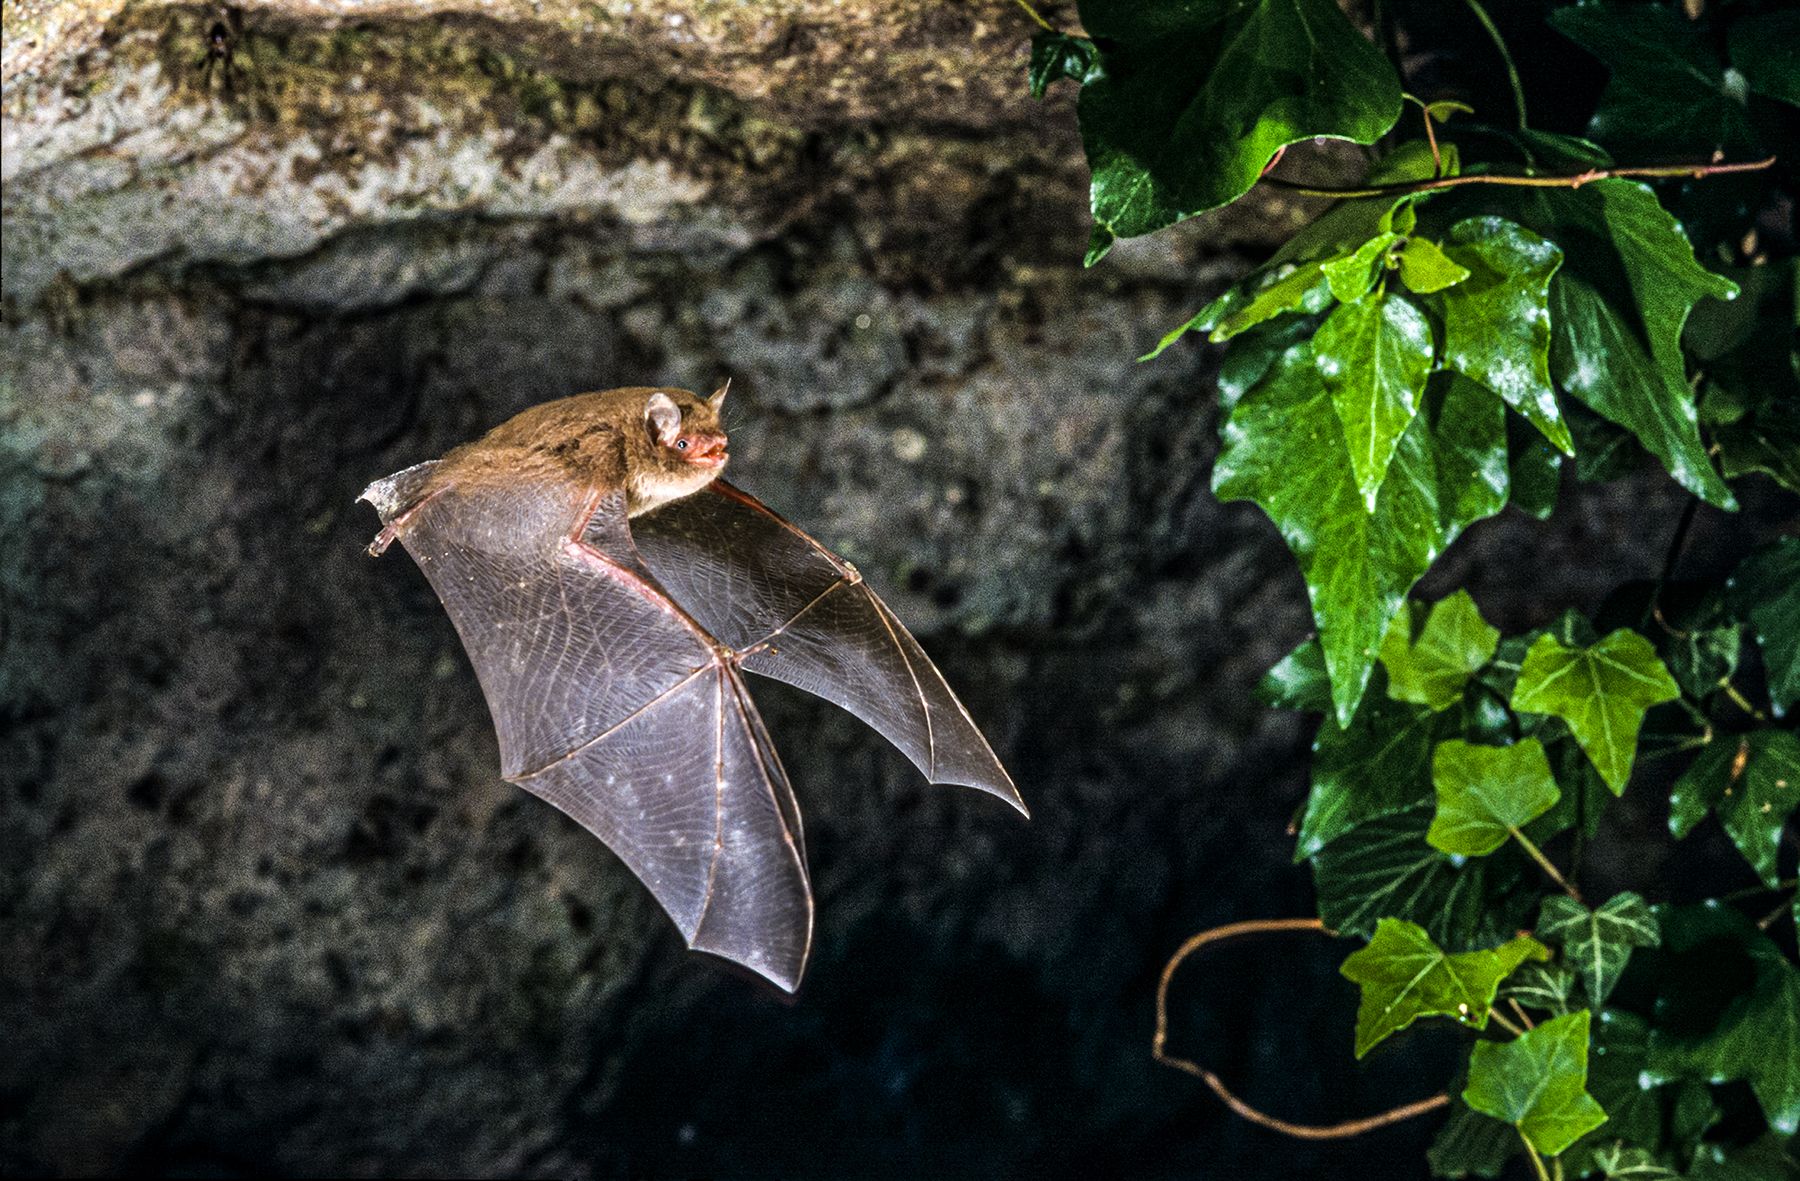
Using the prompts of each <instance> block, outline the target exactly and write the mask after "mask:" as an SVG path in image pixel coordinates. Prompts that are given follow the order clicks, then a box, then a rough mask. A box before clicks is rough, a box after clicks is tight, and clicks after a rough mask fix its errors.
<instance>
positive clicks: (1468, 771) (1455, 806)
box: [1425, 738, 1561, 857]
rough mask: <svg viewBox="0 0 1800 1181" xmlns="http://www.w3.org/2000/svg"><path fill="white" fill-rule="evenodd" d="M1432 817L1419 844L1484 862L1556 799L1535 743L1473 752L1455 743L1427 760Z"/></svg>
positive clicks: (1443, 745) (1539, 747) (1444, 745)
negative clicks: (1432, 796)
mask: <svg viewBox="0 0 1800 1181" xmlns="http://www.w3.org/2000/svg"><path fill="white" fill-rule="evenodd" d="M1431 780H1432V784H1433V786H1435V787H1436V789H1437V815H1436V816H1435V817H1434V818H1433V819H1432V821H1431V829H1430V831H1429V832H1427V833H1426V834H1425V839H1426V840H1427V841H1429V842H1430V843H1431V844H1432V845H1433V846H1435V847H1436V848H1439V849H1442V850H1443V851H1444V852H1446V853H1455V854H1459V855H1461V856H1464V857H1485V856H1487V855H1488V854H1489V853H1492V852H1493V851H1494V850H1495V849H1498V848H1499V847H1500V846H1501V845H1504V844H1505V843H1506V838H1507V837H1509V836H1511V835H1512V834H1513V833H1515V832H1517V831H1518V830H1519V829H1520V828H1522V827H1524V826H1525V825H1526V824H1528V823H1530V822H1531V821H1532V820H1534V819H1536V818H1537V817H1539V816H1542V815H1543V814H1544V813H1545V812H1548V811H1549V810H1550V809H1551V807H1552V806H1553V805H1555V803H1556V801H1557V797H1558V796H1559V795H1560V794H1561V793H1560V792H1558V791H1557V788H1556V777H1555V776H1553V775H1551V774H1550V760H1549V759H1548V758H1546V757H1545V756H1544V748H1543V746H1542V745H1541V744H1540V743H1539V742H1538V740H1537V739H1535V738H1527V739H1525V740H1524V741H1522V742H1515V743H1514V744H1513V745H1511V746H1475V745H1472V744H1470V743H1467V742H1464V741H1463V740H1462V739H1460V738H1452V739H1450V740H1449V741H1448V742H1441V743H1439V744H1438V748H1437V750H1435V751H1433V752H1432V755H1431Z"/></svg>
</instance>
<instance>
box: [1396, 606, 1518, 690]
mask: <svg viewBox="0 0 1800 1181" xmlns="http://www.w3.org/2000/svg"><path fill="white" fill-rule="evenodd" d="M1413 612H1414V608H1413V605H1412V604H1411V603H1407V604H1403V605H1402V606H1401V608H1400V614H1398V615H1396V616H1395V617H1394V622H1393V623H1392V624H1391V625H1390V626H1389V627H1388V633H1387V637H1386V638H1385V639H1383V640H1382V642H1381V663H1382V665H1383V666H1384V667H1385V668H1386V669H1387V676H1388V696H1389V697H1392V698H1393V699H1394V700H1396V701H1410V702H1413V703H1414V704H1416V705H1427V706H1430V707H1431V708H1432V709H1434V710H1440V709H1449V708H1450V707H1451V706H1453V705H1455V704H1456V703H1457V702H1459V701H1461V700H1462V694H1463V686H1464V685H1466V684H1468V681H1469V674H1471V673H1473V672H1474V671H1475V670H1476V669H1478V668H1480V667H1481V666H1482V665H1484V664H1486V663H1487V662H1488V661H1489V660H1491V659H1492V658H1493V655H1494V649H1495V648H1496V647H1497V646H1498V645H1499V643H1500V631H1499V629H1498V628H1494V627H1489V626H1488V624H1487V621H1485V620H1484V619H1482V618H1481V612H1480V611H1479V610H1478V609H1477V608H1476V606H1475V600H1474V599H1472V598H1470V597H1469V592H1468V591H1461V590H1459V591H1457V592H1455V593H1454V594H1451V595H1449V596H1446V597H1445V598H1443V599H1440V600H1439V601H1438V602H1437V604H1436V605H1435V606H1433V607H1432V608H1431V614H1430V615H1428V616H1427V617H1426V619H1425V627H1424V630H1423V631H1421V632H1420V633H1419V638H1418V639H1416V640H1413V639H1411V636H1412V624H1411V620H1412V616H1413Z"/></svg>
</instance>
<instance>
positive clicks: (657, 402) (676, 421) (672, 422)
mask: <svg viewBox="0 0 1800 1181" xmlns="http://www.w3.org/2000/svg"><path fill="white" fill-rule="evenodd" d="M644 422H645V423H647V424H648V425H649V427H650V435H651V437H652V438H654V439H655V440H656V441H657V442H658V443H661V444H663V445H664V446H667V445H668V444H670V443H673V442H674V441H675V436H676V435H679V434H680V433H681V407H679V406H677V405H676V404H675V399H673V398H671V397H669V395H667V394H665V393H663V392H662V391H661V390H657V391H656V392H655V393H654V394H651V395H650V400H649V401H648V402H646V403H644Z"/></svg>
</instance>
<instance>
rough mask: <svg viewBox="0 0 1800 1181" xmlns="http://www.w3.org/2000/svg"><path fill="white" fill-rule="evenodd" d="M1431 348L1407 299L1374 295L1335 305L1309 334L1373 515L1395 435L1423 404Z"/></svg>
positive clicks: (1420, 316)
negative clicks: (1314, 331) (1315, 330)
mask: <svg viewBox="0 0 1800 1181" xmlns="http://www.w3.org/2000/svg"><path fill="white" fill-rule="evenodd" d="M1340 298H1341V297H1340ZM1431 348H1432V346H1431V325H1430V324H1429V323H1427V322H1426V319H1425V314H1424V313H1423V312H1421V311H1419V309H1418V308H1417V307H1416V306H1415V305H1414V304H1413V303H1412V301H1411V300H1407V299H1403V298H1400V297H1398V296H1391V295H1385V294H1382V293H1379V292H1377V293H1373V294H1370V295H1369V296H1368V297H1366V298H1363V299H1358V300H1357V301H1356V302H1355V303H1346V304H1340V305H1339V306H1338V309H1337V310H1336V311H1334V312H1332V313H1331V315H1330V316H1328V317H1326V319H1325V322H1324V323H1323V324H1321V325H1320V326H1319V331H1318V332H1317V333H1316V334H1315V335H1314V336H1313V361H1314V363H1315V364H1317V365H1318V367H1319V376H1320V377H1322V378H1324V380H1325V388H1326V389H1327V390H1328V391H1330V393H1331V404H1332V406H1333V407H1334V408H1336V410H1337V415H1338V420H1339V422H1340V423H1341V424H1342V425H1343V430H1344V443H1345V446H1346V447H1347V448H1348V450H1349V454H1350V470H1351V472H1352V473H1353V474H1354V475H1355V477H1356V487H1357V489H1358V491H1360V492H1361V493H1362V498H1363V504H1364V506H1365V507H1366V508H1368V509H1369V510H1370V511H1371V512H1373V511H1374V508H1375V494H1376V493H1377V492H1378V491H1379V490H1380V488H1381V482H1382V481H1383V480H1385V479H1386V478H1387V473H1388V465H1389V464H1390V463H1391V462H1392V461H1393V458H1394V450H1395V448H1397V447H1398V446H1399V445H1400V436H1401V434H1403V433H1404V432H1405V430H1406V428H1407V426H1408V425H1409V424H1411V422H1412V420H1413V417H1414V416H1415V415H1417V414H1418V412H1419V404H1420V402H1421V401H1422V400H1423V399H1424V396H1425V375H1426V374H1427V373H1428V372H1429V371H1430V369H1431Z"/></svg>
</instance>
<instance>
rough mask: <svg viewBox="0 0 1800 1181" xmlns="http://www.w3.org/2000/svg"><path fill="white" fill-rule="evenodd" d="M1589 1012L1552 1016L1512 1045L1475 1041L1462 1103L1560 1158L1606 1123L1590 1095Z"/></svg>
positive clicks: (1529, 1030)
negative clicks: (1588, 1074) (1492, 1118)
mask: <svg viewBox="0 0 1800 1181" xmlns="http://www.w3.org/2000/svg"><path fill="white" fill-rule="evenodd" d="M1587 1060H1588V1011H1587V1010H1586V1009H1583V1010H1581V1011H1580V1012H1576V1013H1570V1014H1569V1015H1568V1016H1566V1017H1553V1018H1551V1019H1550V1020H1549V1021H1546V1022H1544V1023H1542V1024H1541V1025H1539V1026H1538V1027H1537V1028H1536V1029H1528V1030H1526V1031H1525V1032H1524V1033H1522V1034H1520V1035H1519V1036H1518V1037H1516V1038H1514V1039H1513V1040H1512V1041H1510V1042H1476V1043H1475V1047H1474V1049H1473V1050H1471V1051H1470V1053H1469V1085H1468V1086H1467V1087H1466V1088H1464V1090H1463V1093H1462V1097H1463V1102H1465V1103H1467V1104H1468V1105H1469V1106H1470V1107H1472V1108H1474V1109H1475V1110H1476V1111H1479V1112H1483V1113H1485V1114H1487V1115H1491V1116H1493V1117H1494V1118H1495V1119H1498V1120H1504V1121H1505V1122H1507V1123H1509V1124H1511V1125H1513V1126H1514V1127H1515V1128H1517V1129H1519V1134H1520V1135H1521V1136H1523V1137H1525V1139H1526V1140H1527V1141H1529V1142H1530V1143H1531V1146H1532V1147H1533V1148H1535V1149H1537V1150H1538V1151H1539V1152H1541V1153H1543V1154H1544V1155H1546V1156H1555V1155H1556V1154H1558V1153H1560V1152H1561V1151H1562V1150H1563V1149H1565V1148H1567V1147H1568V1146H1569V1145H1571V1144H1573V1143H1575V1141H1576V1140H1578V1139H1580V1138H1581V1137H1582V1136H1583V1135H1585V1134H1586V1133H1588V1132H1590V1131H1592V1130H1593V1129H1595V1128H1597V1127H1599V1126H1600V1125H1601V1124H1603V1123H1605V1122H1606V1112H1605V1111H1604V1110H1603V1109H1602V1108H1601V1106H1600V1104H1599V1103H1597V1102H1595V1100H1594V1097H1593V1096H1592V1095H1590V1094H1588V1093H1587Z"/></svg>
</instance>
